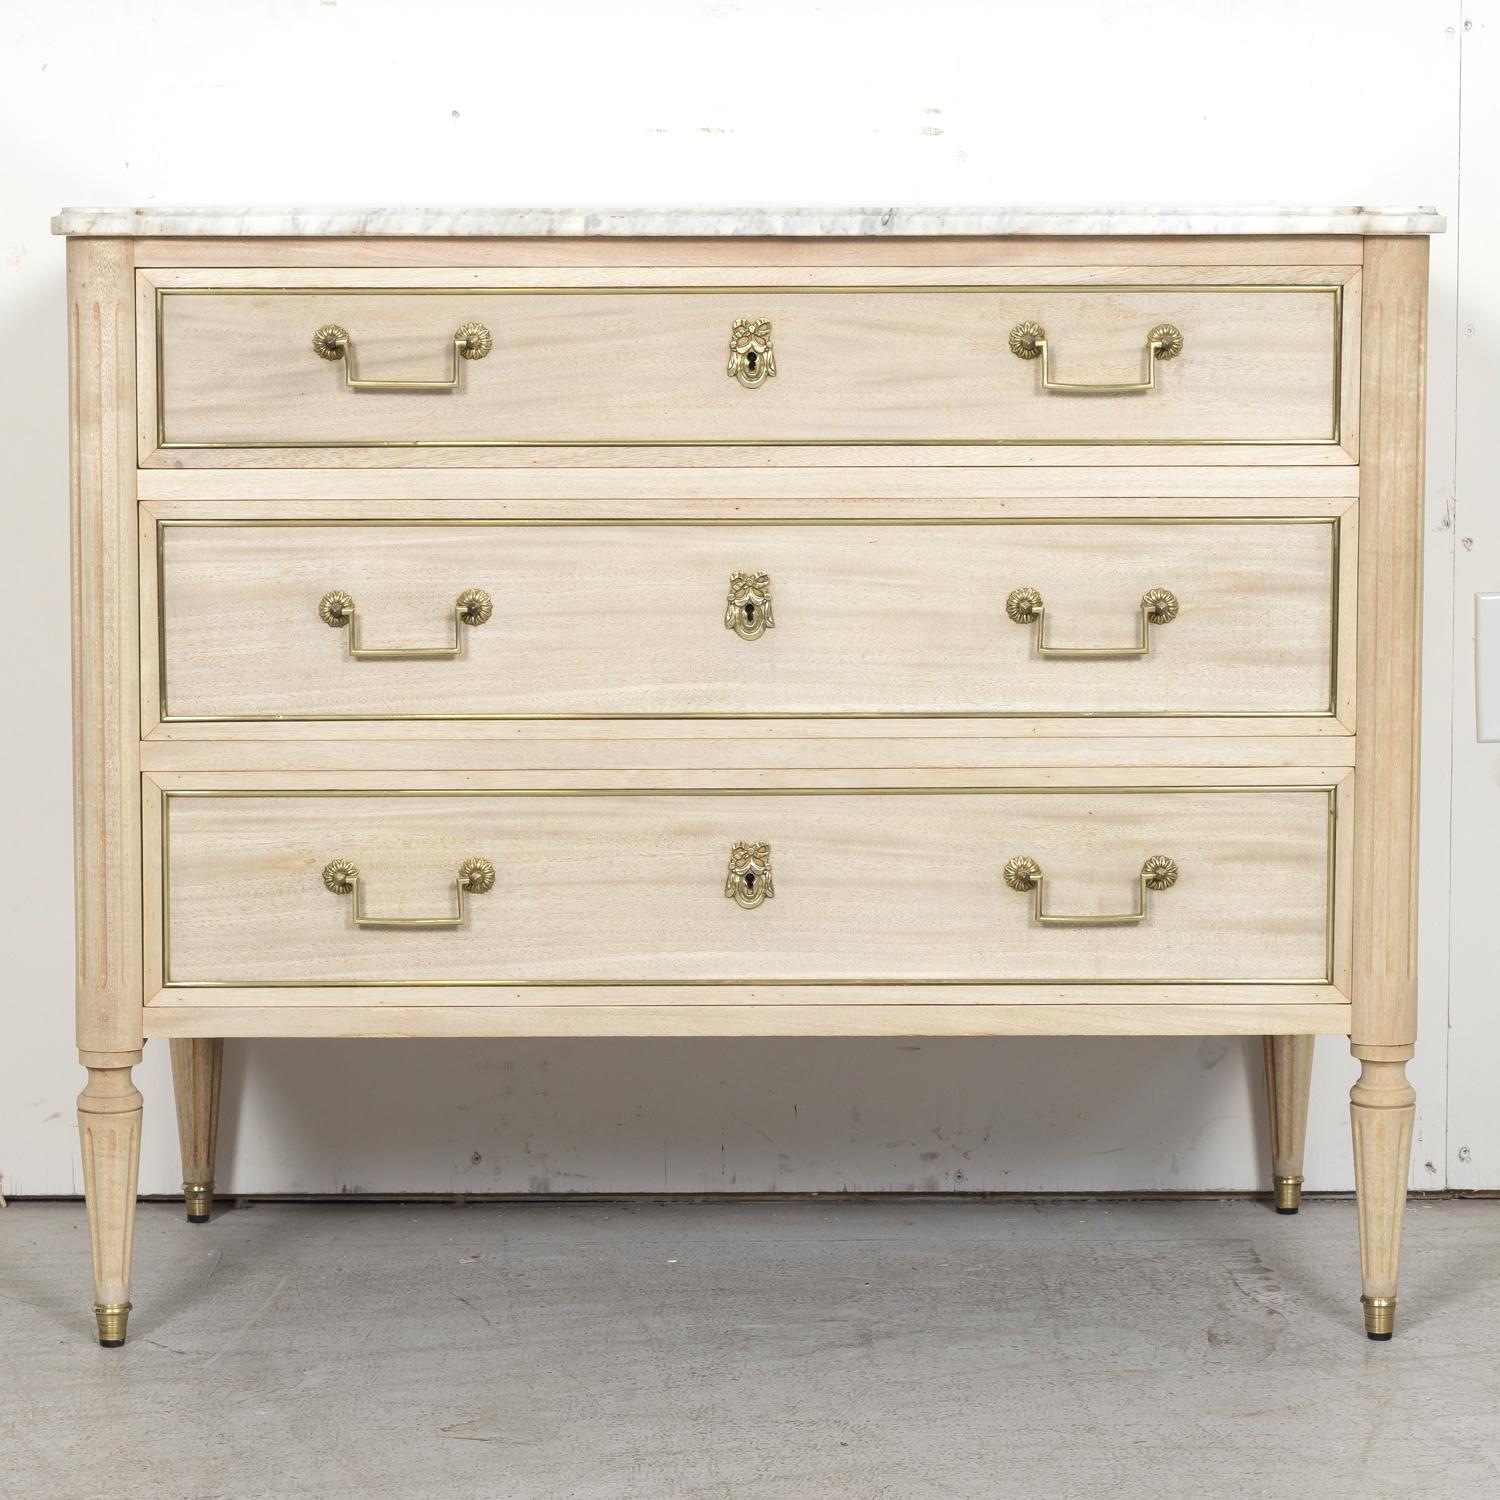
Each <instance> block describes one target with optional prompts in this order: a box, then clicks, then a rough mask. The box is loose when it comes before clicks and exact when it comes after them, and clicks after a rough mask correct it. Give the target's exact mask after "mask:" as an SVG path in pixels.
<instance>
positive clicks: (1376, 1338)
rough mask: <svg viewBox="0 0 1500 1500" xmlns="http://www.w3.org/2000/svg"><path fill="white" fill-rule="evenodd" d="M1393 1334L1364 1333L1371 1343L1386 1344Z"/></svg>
mask: <svg viewBox="0 0 1500 1500" xmlns="http://www.w3.org/2000/svg"><path fill="white" fill-rule="evenodd" d="M1394 1336H1395V1335H1393V1334H1389V1333H1367V1334H1366V1335H1365V1337H1366V1338H1367V1339H1369V1341H1370V1342H1371V1343H1372V1344H1388V1343H1390V1341H1391V1339H1392V1338H1393V1337H1394Z"/></svg>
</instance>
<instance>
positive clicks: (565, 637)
mask: <svg viewBox="0 0 1500 1500" xmlns="http://www.w3.org/2000/svg"><path fill="white" fill-rule="evenodd" d="M158 526H159V530H158V536H157V542H158V547H157V570H156V591H157V615H158V617H157V620H156V621H155V626H156V628H157V630H158V632H159V636H158V646H159V650H158V656H159V661H158V675H159V678H160V712H161V717H162V718H163V719H164V720H220V719H222V720H246V719H304V720H313V719H337V718H370V719H403V718H449V717H452V718H468V717H480V718H492V717H493V718H552V717H558V718H612V717H615V718H654V717H673V718H683V717H708V718H755V717H864V716H880V717H886V716H889V717H892V718H911V717H1007V716H1027V715H1041V716H1054V715H1061V716H1069V715H1094V714H1123V715H1163V716H1173V715H1210V714H1235V715H1265V716H1282V715H1326V714H1329V713H1331V712H1332V708H1333V696H1334V687H1335V682H1336V678H1337V665H1338V663H1337V654H1338V629H1337V617H1338V592H1339V589H1338V574H1339V547H1338V535H1339V523H1338V521H1337V519H1336V518H1332V517H1306V518H1285V519H1281V518H1265V517H1247V518H1233V517H1230V518H1217V517H1215V518H1208V517H1196V518H1180V517H1174V518H1171V519H1167V518H1161V519H1156V518H1134V517H1133V518H1129V519H1085V520H1049V521H1038V520H983V521H967V522H952V521H941V522H929V521H890V520H879V521H862V520H861V521H845V520H839V521H805V522H797V521H765V522H744V521H712V520H702V521H686V522H683V521H671V522H656V521H612V522H538V521H452V522H450V521H436V520H421V521H388V520H379V521H376V520H350V521H305V522H304V521H287V520H274V521H270V520H268V521H259V520H254V521H196V520H194V521H183V520H171V521H161V522H159V523H158ZM148 624H149V622H148Z"/></svg>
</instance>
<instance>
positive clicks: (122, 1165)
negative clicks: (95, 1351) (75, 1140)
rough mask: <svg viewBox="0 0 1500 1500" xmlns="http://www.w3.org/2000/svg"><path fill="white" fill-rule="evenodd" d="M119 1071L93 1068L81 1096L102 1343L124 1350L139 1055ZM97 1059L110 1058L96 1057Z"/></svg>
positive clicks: (138, 1114) (136, 1148) (138, 1128)
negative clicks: (133, 1075) (134, 1076)
mask: <svg viewBox="0 0 1500 1500" xmlns="http://www.w3.org/2000/svg"><path fill="white" fill-rule="evenodd" d="M121 1055H122V1056H123V1057H125V1058H127V1059H128V1061H126V1062H125V1063H124V1064H123V1065H121V1066H118V1067H98V1066H94V1065H93V1064H92V1063H91V1064H90V1066H89V1070H88V1074H89V1081H88V1083H87V1085H86V1086H85V1087H84V1090H83V1092H82V1093H81V1094H80V1095H79V1096H78V1135H79V1139H80V1141H81V1143H82V1146H83V1191H84V1197H85V1198H86V1200H87V1202H88V1210H89V1235H90V1238H91V1239H92V1241H93V1248H94V1317H95V1319H96V1320H97V1322H98V1325H99V1342H100V1343H101V1344H102V1345H103V1346H104V1347H105V1348H106V1349H118V1348H119V1347H120V1345H121V1344H123V1343H124V1342H125V1322H126V1319H127V1318H128V1317H129V1316H130V1243H131V1238H132V1236H133V1235H134V1233H135V1188H136V1175H137V1173H138V1171H139V1169H140V1161H141V1095H140V1091H139V1090H138V1089H137V1088H136V1086H135V1084H133V1083H132V1082H131V1081H130V1067H131V1064H132V1063H134V1062H135V1061H137V1060H138V1059H139V1058H140V1053H139V1052H133V1053H123V1054H121ZM92 1057H93V1058H94V1059H95V1060H96V1061H100V1062H102V1061H105V1060H106V1058H107V1054H102V1053H94V1054H92Z"/></svg>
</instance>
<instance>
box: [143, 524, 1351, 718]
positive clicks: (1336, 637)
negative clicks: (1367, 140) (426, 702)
mask: <svg viewBox="0 0 1500 1500" xmlns="http://www.w3.org/2000/svg"><path fill="white" fill-rule="evenodd" d="M238 526H243V527H252V528H254V527H277V526H286V527H302V526H350V527H358V526H443V527H447V526H497V527H499V526H548V527H584V526H595V527H606V526H631V527H635V526H747V527H748V526H763V527H787V526H797V527H807V526H1328V527H1330V528H1331V532H1330V541H1329V554H1330V557H1329V567H1330V572H1331V579H1330V585H1329V638H1328V698H1327V704H1326V706H1324V707H1319V708H1290V709H1258V708H1257V709H1232V708H1212V709H1168V710H1162V709H1107V710H1098V709H1041V710H1020V709H951V710H940V711H939V710H935V711H932V712H928V711H926V710H917V711H911V710H899V709H898V710H885V709H854V710H842V711H830V712H823V713H782V712H757V711H747V710H743V709H724V710H723V711H722V712H704V711H701V710H700V711H694V712H682V713H673V712H660V713H614V712H611V713H508V712H496V713H394V714H393V713H385V714H334V713H269V712H267V713H258V714H174V713H171V712H170V711H169V709H168V705H167V698H168V683H167V615H166V592H167V579H166V534H167V530H168V528H179V527H188V528H193V527H198V528H224V527H238ZM155 527H156V619H155V630H156V685H157V693H156V713H157V719H158V720H159V721H160V722H161V723H163V724H274V723H294V724H364V723H408V722H409V723H429V722H452V723H464V722H490V721H496V722H523V723H590V722H603V721H615V722H632V721H633V722H641V723H647V722H650V723H655V722H660V721H665V720H673V719H678V720H693V721H695V722H741V721H751V720H754V721H761V720H765V721H776V720H783V719H814V720H854V719H859V720H866V719H871V720H874V719H888V720H891V721H893V722H895V721H921V720H928V719H963V720H974V721H980V720H997V721H1001V720H1007V719H1160V720H1169V719H1245V720H1247V721H1248V720H1256V719H1332V718H1337V716H1338V682H1339V666H1340V649H1341V639H1340V637H1341V632H1340V629H1339V599H1340V592H1341V590H1340V583H1341V580H1340V568H1341V562H1340V554H1341V547H1342V539H1343V516H1342V515H1322V516H1154V515H1152V516H993V517H991V516H961V517H958V518H945V517H934V516H902V517H895V518H891V519H883V518H880V517H865V516H829V517H810V516H788V517H785V518H776V517H758V518H754V519H749V520H740V519H738V518H736V517H732V516H729V517H700V516H685V517H651V518H642V519H636V518H624V517H604V518H600V519H593V518H579V517H566V518H561V519H554V518H547V517H542V518H539V519H527V518H513V517H481V518H477V519H470V520H465V519H462V518H455V517H449V516H433V517H425V516H399V517H392V518H385V517H379V516H347V517H336V516H335V517H327V518H319V517H302V516H294V517H256V516H250V517H246V518H244V519H239V520H226V519H220V518H217V517H206V518H204V519H202V520H199V519H196V518H192V519H187V518H173V517H160V516H158V517H156V518H155ZM734 576H739V575H733V576H732V577H731V581H730V591H729V596H728V599H726V610H725V625H726V627H727V628H734V627H732V626H731V625H730V620H729V606H730V604H731V602H732V600H733V599H734V597H735V584H734ZM750 576H761V577H764V576H765V575H763V574H762V575H750ZM769 583H770V580H769V579H767V591H766V596H765V604H766V628H770V626H771V624H772V620H771V618H770V608H771V594H770V592H769ZM1143 603H1144V601H1143ZM488 618H489V615H488V614H486V615H485V616H484V619H488ZM1012 618H1014V616H1012ZM470 623H483V621H475V622H470ZM746 638H747V639H749V637H746Z"/></svg>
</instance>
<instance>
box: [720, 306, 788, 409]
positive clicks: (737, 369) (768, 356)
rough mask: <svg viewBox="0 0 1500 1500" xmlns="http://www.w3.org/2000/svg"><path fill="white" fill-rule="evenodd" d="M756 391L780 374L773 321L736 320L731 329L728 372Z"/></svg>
mask: <svg viewBox="0 0 1500 1500" xmlns="http://www.w3.org/2000/svg"><path fill="white" fill-rule="evenodd" d="M725 373H726V374H728V375H730V376H732V377H733V378H734V379H735V380H738V381H739V383H740V384H741V385H742V386H744V387H745V389H746V390H747V391H753V390H754V389H755V388H756V386H758V385H764V384H765V383H766V381H767V380H769V379H770V378H771V376H773V375H774V374H775V373H776V351H775V350H774V349H773V348H772V347H771V320H770V319H769V318H736V319H735V320H734V324H733V326H732V327H731V328H730V330H729V369H728V370H727V371H726V372H725Z"/></svg>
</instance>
